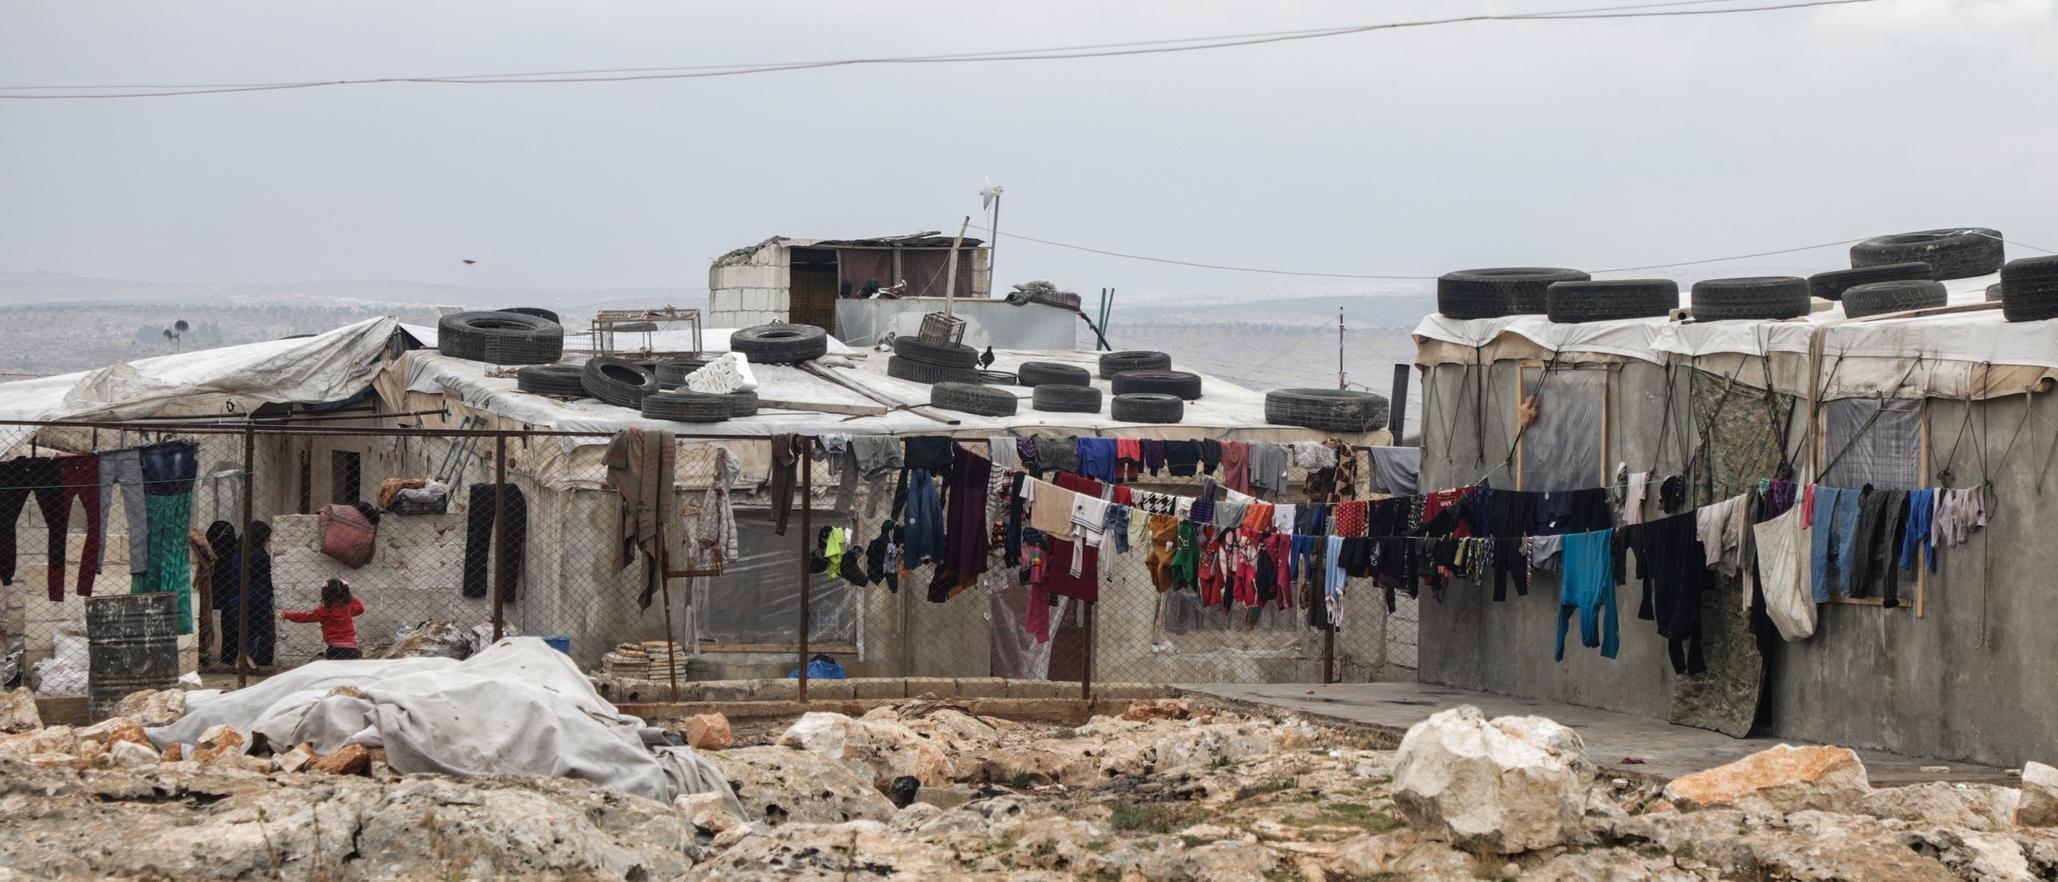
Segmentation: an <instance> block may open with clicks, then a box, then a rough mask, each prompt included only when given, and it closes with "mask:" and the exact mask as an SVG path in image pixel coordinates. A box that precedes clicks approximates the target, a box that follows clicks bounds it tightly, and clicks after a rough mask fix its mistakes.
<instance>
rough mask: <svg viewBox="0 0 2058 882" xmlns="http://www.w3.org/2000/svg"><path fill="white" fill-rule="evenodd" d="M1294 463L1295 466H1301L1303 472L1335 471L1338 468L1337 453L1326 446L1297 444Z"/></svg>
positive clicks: (1294, 447) (1294, 446)
mask: <svg viewBox="0 0 2058 882" xmlns="http://www.w3.org/2000/svg"><path fill="white" fill-rule="evenodd" d="M1293 462H1294V465H1297V466H1300V467H1301V470H1302V471H1309V472H1315V471H1321V470H1322V469H1333V468H1336V451H1335V450H1332V449H1330V447H1329V445H1326V444H1307V443H1302V444H1295V445H1293Z"/></svg>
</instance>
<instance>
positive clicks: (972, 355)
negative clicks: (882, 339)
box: [893, 337, 979, 368]
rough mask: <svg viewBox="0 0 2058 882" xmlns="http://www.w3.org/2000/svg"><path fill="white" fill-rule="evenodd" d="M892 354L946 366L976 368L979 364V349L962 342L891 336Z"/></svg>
mask: <svg viewBox="0 0 2058 882" xmlns="http://www.w3.org/2000/svg"><path fill="white" fill-rule="evenodd" d="M893 354H894V355H897V356H899V357H901V358H905V359H908V360H910V361H919V362H923V363H925V364H933V365H935V366H937V367H947V368H976V367H978V366H979V350H977V349H973V348H972V347H970V346H966V345H965V344H963V343H931V342H929V341H927V340H923V339H921V338H919V337H895V338H893Z"/></svg>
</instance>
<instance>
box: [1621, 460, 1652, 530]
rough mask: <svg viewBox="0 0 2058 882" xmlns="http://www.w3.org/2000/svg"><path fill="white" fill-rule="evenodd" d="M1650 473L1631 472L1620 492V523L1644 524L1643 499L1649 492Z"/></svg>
mask: <svg viewBox="0 0 2058 882" xmlns="http://www.w3.org/2000/svg"><path fill="white" fill-rule="evenodd" d="M1650 486H1651V473H1650V472H1631V473H1630V474H1629V478H1628V479H1627V481H1626V482H1625V484H1624V487H1623V491H1622V523H1624V524H1641V523H1643V522H1644V497H1645V494H1646V493H1648V492H1649V491H1650Z"/></svg>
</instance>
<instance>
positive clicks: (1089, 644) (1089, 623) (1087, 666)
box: [1074, 536, 1100, 702]
mask: <svg viewBox="0 0 2058 882" xmlns="http://www.w3.org/2000/svg"><path fill="white" fill-rule="evenodd" d="M1074 541H1077V542H1081V543H1083V542H1085V541H1086V537H1085V536H1080V537H1079V538H1078V539H1076V540H1074ZM1074 553H1079V554H1083V553H1084V552H1081V551H1078V550H1076V549H1075V550H1074ZM1099 620H1100V602H1099V601H1094V602H1091V603H1087V604H1086V659H1085V660H1084V661H1083V662H1081V663H1080V665H1079V700H1080V701H1085V702H1091V701H1093V644H1094V642H1095V640H1096V638H1098V636H1099V635H1098V634H1097V633H1095V632H1096V631H1098V630H1099Z"/></svg>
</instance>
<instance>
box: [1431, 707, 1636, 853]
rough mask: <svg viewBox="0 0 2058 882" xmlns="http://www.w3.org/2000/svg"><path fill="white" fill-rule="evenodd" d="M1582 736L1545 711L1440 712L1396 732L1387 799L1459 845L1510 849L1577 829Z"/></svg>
mask: <svg viewBox="0 0 2058 882" xmlns="http://www.w3.org/2000/svg"><path fill="white" fill-rule="evenodd" d="M1584 747H1585V745H1584V744H1583V743H1582V742H1581V741H1580V738H1579V734H1578V733H1576V732H1573V731H1572V730H1571V729H1568V728H1565V727H1564V726H1560V725H1558V724H1557V723H1555V722H1552V721H1551V720H1547V719H1544V718H1542V717H1499V718H1497V719H1494V720H1492V721H1488V720H1487V719H1486V718H1485V717H1484V716H1483V715H1482V714H1481V713H1480V712H1479V709H1478V708H1476V707H1472V706H1471V705H1465V706H1462V707H1457V708H1453V709H1451V710H1447V711H1442V712H1440V713H1437V714H1436V715H1434V716H1432V717H1430V718H1429V719H1427V720H1424V721H1422V722H1420V723H1417V724H1415V725H1414V726H1413V727H1411V728H1410V729H1408V733H1407V734H1406V735H1405V736H1403V737H1402V738H1401V744H1400V749H1399V751H1398V753H1397V755H1396V761H1395V763H1394V773H1393V801H1394V804H1395V806H1397V807H1398V808H1399V809H1400V810H1401V813H1402V814H1403V815H1404V816H1405V817H1406V818H1407V820H1408V823H1409V824H1411V825H1413V826H1414V827H1415V828H1416V829H1418V830H1422V831H1424V832H1427V833H1429V834H1430V835H1431V836H1435V837H1438V838H1443V839H1448V840H1449V841H1450V842H1451V843H1452V844H1454V845H1456V846H1458V847H1459V848H1463V849H1467V850H1472V851H1495V852H1499V853H1502V854H1516V853H1519V852H1524V851H1531V850H1534V849H1539V848H1546V847H1549V846H1553V845H1557V844H1560V843H1563V842H1566V841H1569V840H1571V839H1573V838H1574V837H1576V836H1578V835H1579V833H1580V826H1581V825H1580V817H1581V813H1582V811H1583V810H1584V809H1585V808H1586V796H1587V791H1588V790H1589V789H1590V788H1591V787H1592V786H1593V780H1594V774H1595V772H1596V769H1595V768H1594V765H1593V763H1592V762H1590V761H1588V760H1587V758H1586V754H1585V752H1584Z"/></svg>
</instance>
